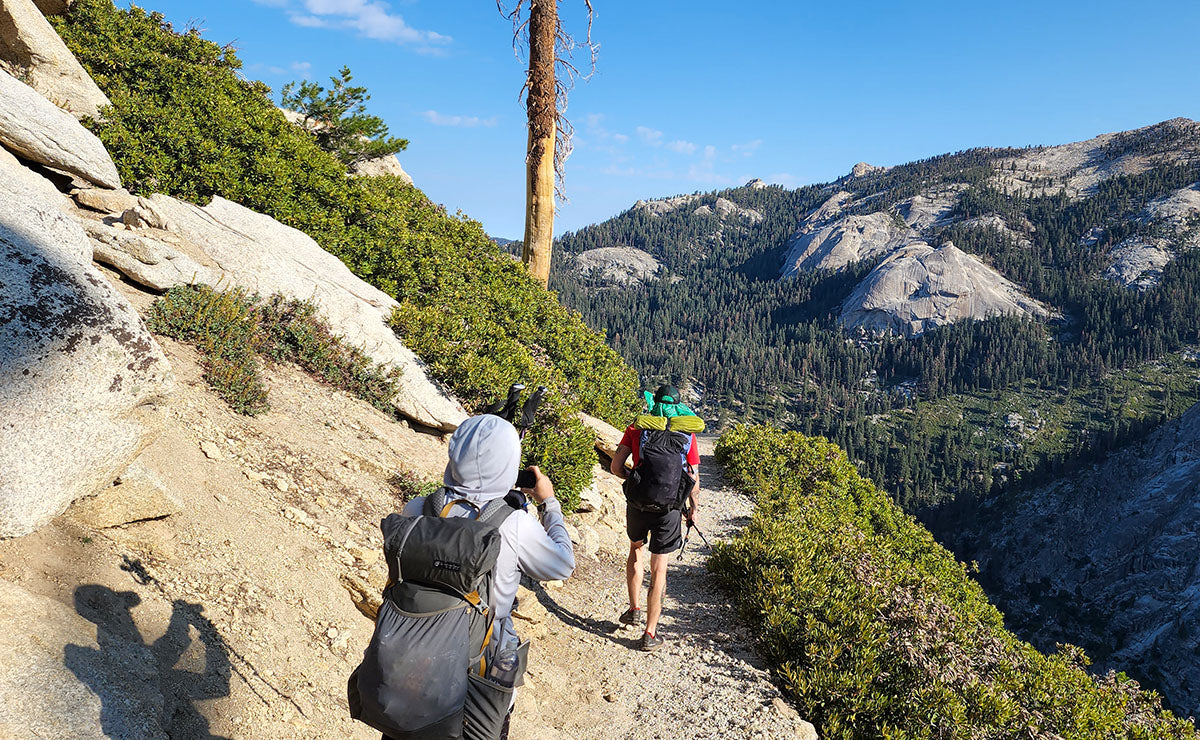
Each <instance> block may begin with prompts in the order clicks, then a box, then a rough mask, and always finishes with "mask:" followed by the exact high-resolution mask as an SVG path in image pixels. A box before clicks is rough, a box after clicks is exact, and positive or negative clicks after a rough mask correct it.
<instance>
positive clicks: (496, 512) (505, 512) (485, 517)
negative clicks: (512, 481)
mask: <svg viewBox="0 0 1200 740" xmlns="http://www.w3.org/2000/svg"><path fill="white" fill-rule="evenodd" d="M514 511H516V508H514V507H513V505H512V504H511V503H509V501H508V499H507V498H506V497H500V498H497V499H492V500H491V501H489V502H487V503H486V504H485V505H484V507H483V509H481V510H480V512H479V519H478V521H481V522H484V523H485V524H490V525H492V526H493V527H495V528H496V529H499V528H500V525H501V524H504V522H505V521H507V520H508V517H509V516H511V515H512V513H513V512H514Z"/></svg>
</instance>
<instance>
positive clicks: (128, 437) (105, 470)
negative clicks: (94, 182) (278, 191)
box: [0, 157, 172, 537]
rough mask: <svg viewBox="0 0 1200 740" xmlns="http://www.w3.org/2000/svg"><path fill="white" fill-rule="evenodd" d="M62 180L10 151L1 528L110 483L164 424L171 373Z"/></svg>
mask: <svg viewBox="0 0 1200 740" xmlns="http://www.w3.org/2000/svg"><path fill="white" fill-rule="evenodd" d="M51 191H52V188H48V186H47V184H46V183H45V181H44V180H41V178H38V177H36V176H34V175H32V173H30V172H29V171H28V170H25V168H23V167H21V166H20V165H19V164H17V163H16V162H15V160H12V159H11V157H10V158H8V159H5V158H2V157H0V438H3V439H4V444H3V445H0V537H13V536H19V535H23V534H27V533H29V532H31V531H33V530H34V529H36V528H37V527H39V526H41V525H42V524H45V523H46V522H48V521H50V519H52V518H53V517H55V516H56V515H58V514H59V513H61V512H62V511H63V510H65V509H66V508H67V506H68V505H70V504H71V502H72V501H74V500H76V499H78V498H80V497H82V496H87V495H91V494H93V493H95V492H97V491H99V490H101V489H103V488H105V487H107V486H108V485H110V484H111V483H112V481H113V480H114V479H115V478H116V477H117V476H118V475H119V474H120V473H121V471H123V470H124V469H125V468H126V467H127V466H128V465H129V463H130V461H132V460H133V459H134V457H136V456H137V454H138V452H139V451H140V450H141V449H142V448H143V447H144V446H145V444H146V443H147V442H148V441H149V439H150V438H151V436H152V435H153V432H154V428H155V426H156V424H157V422H158V414H157V413H156V410H155V407H156V406H157V405H158V404H160V403H162V402H163V401H164V400H165V398H166V395H167V394H168V393H169V391H170V388H171V384H172V374H171V369H170V366H169V364H168V362H167V359H166V357H164V356H163V354H162V350H161V349H160V348H159V347H158V345H157V343H155V341H154V339H153V338H152V337H151V336H150V334H149V333H148V332H147V331H146V329H145V327H144V326H143V324H142V322H141V319H140V318H139V317H138V314H137V312H136V311H135V310H134V308H133V306H131V305H130V304H129V302H128V301H127V300H125V298H123V297H122V296H121V295H120V294H119V293H117V291H116V290H115V289H114V288H113V287H112V286H111V285H110V284H109V283H108V281H106V280H105V279H104V278H103V277H102V276H101V275H100V273H99V272H98V271H97V269H96V268H95V267H94V266H93V265H92V261H91V257H92V248H91V245H90V244H89V243H88V239H87V236H86V235H85V234H84V232H83V229H82V228H80V226H79V225H78V224H77V223H75V221H74V220H73V219H71V218H70V217H69V216H67V215H66V214H65V213H64V212H63V210H62V209H61V205H60V203H59V202H58V201H56V200H54V199H52V198H48V195H50V192H51ZM55 195H57V194H56V193H55ZM60 197H61V196H60Z"/></svg>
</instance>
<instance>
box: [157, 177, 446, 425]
mask: <svg viewBox="0 0 1200 740" xmlns="http://www.w3.org/2000/svg"><path fill="white" fill-rule="evenodd" d="M144 200H145V199H144ZM138 211H139V213H141V214H142V215H141V216H139V217H138V220H139V222H145V223H146V225H149V226H153V227H157V230H159V231H166V232H168V233H169V234H170V235H172V236H175V237H177V238H179V239H181V240H182V241H183V242H186V244H187V245H189V246H190V247H191V248H193V249H195V250H198V252H197V256H199V252H202V253H203V256H204V259H206V260H207V261H210V262H211V263H212V264H213V265H214V270H213V275H215V276H217V277H216V278H215V279H214V285H215V287H219V288H222V289H227V288H231V287H235V286H236V287H240V288H243V289H245V290H248V291H252V292H256V293H259V294H261V295H264V296H267V295H271V294H273V293H280V294H282V295H285V296H287V297H289V298H296V299H301V300H311V301H313V302H314V303H315V304H316V305H317V306H319V307H320V309H321V314H322V315H323V316H324V318H325V319H326V321H328V322H329V325H330V327H331V328H332V329H333V331H334V332H335V333H336V334H339V335H341V336H342V338H343V339H345V340H346V341H347V342H349V343H350V344H352V345H354V346H356V347H358V348H359V349H361V350H362V351H363V352H364V353H366V354H367V356H369V357H370V358H371V359H372V360H373V361H375V362H377V363H380V364H382V365H386V366H389V367H394V368H397V369H399V370H400V371H401V373H402V374H401V376H400V379H399V390H398V392H397V394H396V398H395V399H394V400H393V403H394V405H395V406H396V409H397V410H398V411H399V412H400V413H401V414H403V415H404V416H406V417H408V418H409V419H412V420H414V421H416V422H418V423H420V424H422V425H424V426H428V427H433V428H435V429H439V430H443V431H449V430H452V429H454V428H456V427H457V426H458V424H459V423H461V422H462V420H463V419H465V418H466V417H467V414H466V411H465V410H464V409H463V408H462V406H461V405H460V404H459V403H458V402H457V401H456V400H454V398H453V397H452V396H451V395H450V393H449V392H448V391H446V390H444V389H443V388H441V386H439V385H438V384H437V383H436V382H434V381H433V380H432V379H431V378H430V377H429V374H428V372H427V371H426V370H425V367H424V365H423V364H422V363H421V361H420V360H419V359H417V356H416V355H415V354H413V352H412V350H410V349H408V347H406V346H404V343H403V342H401V341H400V339H399V337H397V336H396V333H395V332H394V331H392V328H391V327H390V326H388V323H387V322H388V319H389V318H390V317H391V315H392V311H393V310H394V309H395V308H396V307H397V306H398V304H397V303H396V301H395V300H394V299H393V298H392V297H391V296H389V295H387V294H386V293H384V292H383V291H381V290H379V289H378V288H375V287H374V286H372V285H370V284H368V283H366V282H364V281H363V280H360V279H359V278H358V277H356V276H355V275H354V274H353V273H352V272H350V269H349V268H348V267H346V265H345V264H344V263H343V262H342V261H341V260H339V259H338V258H337V257H334V256H333V255H332V254H330V253H328V252H326V251H325V250H324V249H321V246H320V245H319V244H317V243H316V242H315V241H313V240H312V239H311V238H310V237H309V236H307V235H306V234H304V233H303V232H301V231H298V230H296V229H293V228H291V227H289V226H284V225H283V224H281V223H279V222H278V221H276V220H275V219H273V218H271V217H270V216H265V215H263V214H261V213H255V212H254V211H252V210H250V209H248V208H245V207H243V206H240V205H238V204H236V203H233V202H230V201H228V200H225V199H224V198H220V197H217V198H213V200H212V202H211V203H209V204H208V205H207V206H205V207H204V208H201V207H199V206H196V205H194V204H191V203H185V202H183V201H180V200H176V199H174V198H170V197H168V196H165V195H154V196H153V197H151V198H149V199H148V200H146V202H145V204H143V205H141V206H139V209H138ZM145 233H151V229H146V232H145ZM203 279H206V278H202V279H201V280H203Z"/></svg>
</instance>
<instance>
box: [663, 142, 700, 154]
mask: <svg viewBox="0 0 1200 740" xmlns="http://www.w3.org/2000/svg"><path fill="white" fill-rule="evenodd" d="M667 148H668V149H670V150H671V151H673V152H679V153H680V154H695V153H696V145H695V144H693V143H692V142H690V141H684V140H683V139H676V140H675V141H669V142H667Z"/></svg>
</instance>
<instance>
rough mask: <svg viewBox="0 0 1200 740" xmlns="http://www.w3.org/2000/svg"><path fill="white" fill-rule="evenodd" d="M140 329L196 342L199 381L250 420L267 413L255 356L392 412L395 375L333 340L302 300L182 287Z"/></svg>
mask: <svg viewBox="0 0 1200 740" xmlns="http://www.w3.org/2000/svg"><path fill="white" fill-rule="evenodd" d="M146 324H147V325H148V326H149V327H150V328H151V329H152V330H154V331H156V332H158V333H159V334H165V335H166V336H169V337H173V338H175V339H178V340H180V341H183V342H188V343H189V344H194V345H196V347H197V349H199V350H200V355H201V364H202V365H203V367H204V379H205V381H207V382H208V384H209V385H211V386H212V387H213V388H214V389H215V390H216V391H217V393H218V394H219V395H220V396H221V398H223V399H225V401H226V402H227V403H228V404H229V405H230V406H232V407H233V409H234V410H235V411H237V412H238V413H241V414H249V415H251V416H253V415H255V414H260V413H262V412H264V411H266V410H267V409H268V408H269V406H268V404H267V387H266V385H265V384H264V383H263V380H262V373H261V370H260V367H259V364H258V359H257V358H258V355H265V356H266V357H269V358H270V359H272V360H274V361H276V362H283V361H288V362H294V363H295V364H297V365H299V366H300V367H302V368H304V369H305V370H307V371H308V372H309V373H310V374H312V375H313V376H314V377H316V378H318V379H320V380H322V381H324V382H326V383H328V384H329V385H332V386H334V387H337V388H341V389H342V390H344V391H346V392H347V393H350V394H351V395H354V396H357V397H359V398H361V399H363V400H364V401H367V402H368V403H370V404H372V405H373V406H375V407H376V408H379V409H381V410H383V411H387V412H389V413H391V412H392V406H391V403H390V401H391V399H392V397H393V396H395V395H396V378H397V376H398V373H397V371H395V370H393V369H384V368H382V367H380V366H378V365H374V364H373V363H371V361H370V359H369V358H368V357H366V356H365V355H364V354H363V353H362V352H359V351H358V350H357V349H355V348H354V347H351V346H349V345H347V344H345V343H344V342H342V341H341V340H340V339H339V338H337V337H335V336H334V335H333V334H332V333H331V332H330V331H329V327H328V326H327V325H326V324H325V323H324V322H323V321H321V319H320V318H318V317H317V311H316V307H315V306H313V304H311V303H309V302H307V301H297V300H290V299H287V298H284V297H283V296H280V295H273V296H271V297H270V298H267V299H266V300H263V299H261V298H259V297H258V296H257V295H249V294H247V293H246V292H244V291H242V290H231V291H225V292H221V291H216V290H213V289H212V288H209V287H207V286H183V287H179V288H172V289H171V290H170V291H168V292H167V294H166V295H165V296H163V297H162V298H159V299H158V300H156V301H155V302H154V303H153V304H152V305H151V306H150V313H149V315H148V316H147V317H146Z"/></svg>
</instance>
